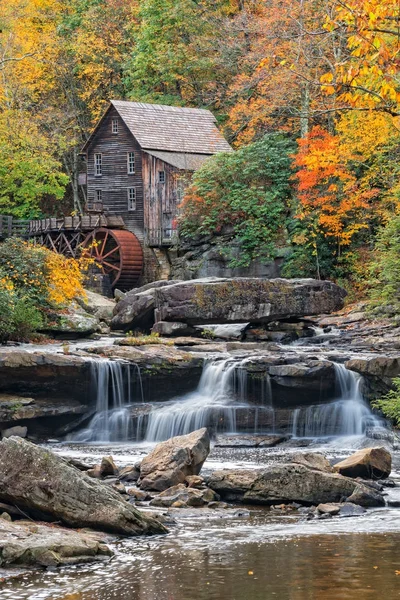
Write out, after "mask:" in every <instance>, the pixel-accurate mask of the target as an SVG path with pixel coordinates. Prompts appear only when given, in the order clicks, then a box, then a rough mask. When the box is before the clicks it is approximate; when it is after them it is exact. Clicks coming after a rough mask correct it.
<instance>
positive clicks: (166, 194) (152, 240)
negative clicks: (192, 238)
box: [142, 152, 184, 246]
mask: <svg viewBox="0 0 400 600" xmlns="http://www.w3.org/2000/svg"><path fill="white" fill-rule="evenodd" d="M142 165H143V183H144V223H145V231H146V240H147V242H148V244H149V245H150V246H154V245H156V246H162V245H164V244H168V240H169V239H170V238H171V237H172V230H173V229H174V220H175V218H176V214H177V207H178V205H179V203H180V202H181V197H182V192H181V190H182V186H183V177H184V173H183V172H182V171H180V170H179V169H176V168H175V167H173V166H171V165H169V164H168V163H166V162H164V161H162V160H160V159H159V158H156V157H155V156H152V155H151V154H147V153H146V152H143V159H142ZM162 171H163V172H164V174H165V181H164V183H161V182H160V177H159V174H160V172H162Z"/></svg>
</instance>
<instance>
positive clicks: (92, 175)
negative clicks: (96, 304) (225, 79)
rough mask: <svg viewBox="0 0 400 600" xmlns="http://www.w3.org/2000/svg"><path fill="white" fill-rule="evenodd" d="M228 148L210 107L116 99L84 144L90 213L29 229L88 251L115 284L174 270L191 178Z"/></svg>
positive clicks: (72, 251) (72, 249) (41, 239)
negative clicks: (173, 249)
mask: <svg viewBox="0 0 400 600" xmlns="http://www.w3.org/2000/svg"><path fill="white" fill-rule="evenodd" d="M221 151H231V147H230V146H229V144H228V142H227V141H226V140H225V139H224V137H223V136H222V135H221V133H220V132H219V131H218V128H217V126H216V120H215V118H214V116H213V115H212V113H211V112H210V111H208V110H202V109H196V108H178V107H174V106H162V105H157V104H142V103H139V102H122V101H112V102H110V105H109V106H108V108H107V110H106V112H105V113H104V115H103V116H102V118H101V119H100V121H99V122H98V123H97V125H96V127H95V128H94V131H93V132H92V134H91V136H90V137H89V139H88V141H87V143H86V144H85V146H84V147H83V149H82V155H83V157H84V159H85V161H86V173H84V174H82V175H83V181H82V179H81V178H80V182H81V184H82V185H84V186H85V187H86V198H87V206H86V211H85V214H83V215H76V216H69V217H62V218H47V219H40V220H36V221H31V222H30V223H29V226H28V236H29V237H30V238H34V239H35V240H36V242H37V243H40V244H43V245H45V246H47V247H48V248H50V249H51V250H54V251H55V252H60V253H63V254H66V255H67V256H76V255H78V254H79V253H81V252H82V250H84V251H85V252H86V253H88V252H89V253H90V256H93V257H94V259H95V262H96V265H97V267H96V268H100V269H101V271H102V273H103V274H104V275H105V276H106V279H108V281H109V284H110V285H111V286H112V287H113V288H116V287H118V288H119V289H121V290H124V291H125V290H129V289H131V288H132V287H135V286H137V285H138V284H141V283H143V282H148V281H153V280H155V279H163V278H167V277H168V276H169V265H170V261H169V254H168V252H169V251H168V248H169V247H170V246H171V244H172V242H173V239H174V231H175V229H176V215H177V211H178V207H179V204H180V202H181V200H182V197H183V193H184V189H185V186H187V184H188V183H189V182H190V180H191V177H192V174H193V172H194V171H195V170H196V169H198V168H199V167H200V166H201V165H202V164H203V163H204V161H205V160H206V159H207V158H208V157H210V156H212V155H213V154H216V153H217V152H221Z"/></svg>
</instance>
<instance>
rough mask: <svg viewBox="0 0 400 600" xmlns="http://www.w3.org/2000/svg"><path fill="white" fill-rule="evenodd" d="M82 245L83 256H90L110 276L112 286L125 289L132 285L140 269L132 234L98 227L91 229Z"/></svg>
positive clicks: (139, 255)
mask: <svg viewBox="0 0 400 600" xmlns="http://www.w3.org/2000/svg"><path fill="white" fill-rule="evenodd" d="M82 246H83V249H84V255H85V256H89V257H91V258H94V260H95V261H96V264H97V265H98V266H99V267H100V268H101V270H102V271H103V273H105V274H106V275H108V276H109V277H110V281H111V285H112V287H113V288H116V287H118V289H120V290H122V291H126V290H130V289H132V288H133V287H134V286H135V284H136V283H137V280H138V279H139V277H140V275H141V273H142V268H143V251H142V247H141V245H140V242H139V240H138V239H137V237H136V236H135V234H133V233H131V232H130V231H126V230H124V229H107V228H105V227H101V228H100V229H95V230H93V231H91V232H90V233H89V234H88V235H87V236H86V239H85V240H84V242H83V244H82Z"/></svg>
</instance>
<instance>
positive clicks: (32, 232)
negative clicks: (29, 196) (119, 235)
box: [28, 214, 125, 237]
mask: <svg viewBox="0 0 400 600" xmlns="http://www.w3.org/2000/svg"><path fill="white" fill-rule="evenodd" d="M100 227H108V228H110V229H124V227H125V223H124V220H123V219H122V217H119V216H117V215H115V216H114V215H107V216H105V215H102V214H99V215H82V216H75V217H61V218H55V217H51V218H49V219H37V220H35V221H29V225H28V236H29V237H35V236H39V235H43V234H45V233H57V232H59V231H71V232H72V231H87V232H89V231H93V229H98V228H100Z"/></svg>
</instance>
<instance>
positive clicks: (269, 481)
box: [208, 463, 385, 506]
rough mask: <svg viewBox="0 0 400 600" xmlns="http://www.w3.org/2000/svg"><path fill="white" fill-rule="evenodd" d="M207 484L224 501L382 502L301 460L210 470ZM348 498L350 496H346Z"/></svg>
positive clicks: (374, 494)
mask: <svg viewBox="0 0 400 600" xmlns="http://www.w3.org/2000/svg"><path fill="white" fill-rule="evenodd" d="M208 486H209V487H210V488H211V489H213V490H214V491H215V492H217V493H218V494H219V495H220V496H221V499H222V500H224V501H226V502H241V503H243V504H266V505H273V504H282V503H283V504H288V503H290V502H297V503H299V504H305V505H312V504H314V505H318V504H328V503H329V504H330V503H332V502H343V500H344V499H348V498H349V502H354V503H355V504H359V505H360V506H384V504H385V502H384V498H383V496H382V494H381V493H380V492H378V491H376V490H373V489H370V488H368V487H367V486H365V485H363V484H360V483H358V482H356V481H355V480H354V479H350V478H348V477H342V476H341V475H337V474H336V473H327V472H323V471H320V470H317V469H312V468H309V467H307V466H306V465H302V464H295V463H287V464H278V465H271V466H269V467H267V468H264V469H262V470H257V471H256V470H246V469H240V470H221V471H215V472H214V473H212V474H211V476H210V478H209V480H208ZM350 498H351V500H350Z"/></svg>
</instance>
